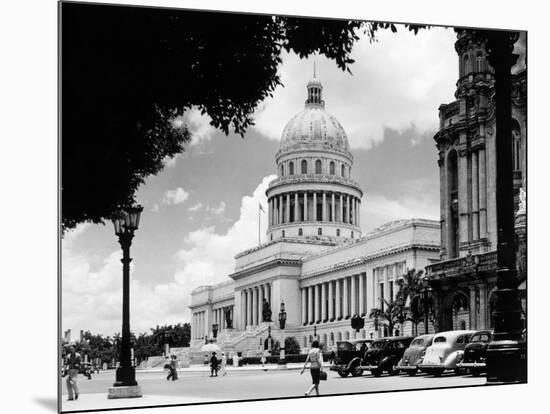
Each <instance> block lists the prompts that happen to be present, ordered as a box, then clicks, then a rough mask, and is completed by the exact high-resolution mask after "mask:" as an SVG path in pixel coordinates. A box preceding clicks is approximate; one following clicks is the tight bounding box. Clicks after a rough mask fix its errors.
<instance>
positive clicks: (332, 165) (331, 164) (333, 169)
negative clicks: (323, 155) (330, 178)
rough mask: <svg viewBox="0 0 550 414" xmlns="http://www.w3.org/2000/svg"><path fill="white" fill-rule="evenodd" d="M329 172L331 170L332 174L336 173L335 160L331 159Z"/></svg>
mask: <svg viewBox="0 0 550 414" xmlns="http://www.w3.org/2000/svg"><path fill="white" fill-rule="evenodd" d="M329 172H330V175H334V174H336V172H335V168H334V161H331V162H330V166H329Z"/></svg>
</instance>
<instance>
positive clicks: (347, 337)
mask: <svg viewBox="0 0 550 414" xmlns="http://www.w3.org/2000/svg"><path fill="white" fill-rule="evenodd" d="M345 335H346V341H347V340H349V331H346V333H345Z"/></svg>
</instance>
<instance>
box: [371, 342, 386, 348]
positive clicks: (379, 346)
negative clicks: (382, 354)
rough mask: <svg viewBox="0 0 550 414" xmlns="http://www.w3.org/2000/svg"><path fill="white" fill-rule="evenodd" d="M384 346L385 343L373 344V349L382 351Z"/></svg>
mask: <svg viewBox="0 0 550 414" xmlns="http://www.w3.org/2000/svg"><path fill="white" fill-rule="evenodd" d="M383 346H384V341H380V342H373V343H372V345H371V348H375V349H380V348H382V347H383Z"/></svg>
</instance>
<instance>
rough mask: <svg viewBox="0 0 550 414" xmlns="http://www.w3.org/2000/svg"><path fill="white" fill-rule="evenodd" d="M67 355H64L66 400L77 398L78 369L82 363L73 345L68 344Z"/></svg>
mask: <svg viewBox="0 0 550 414" xmlns="http://www.w3.org/2000/svg"><path fill="white" fill-rule="evenodd" d="M68 351H69V352H68V353H67V356H66V357H65V368H66V370H67V392H68V393H69V398H68V401H72V400H78V396H79V392H78V383H77V377H78V371H79V370H80V365H81V363H82V358H81V357H80V354H79V353H78V352H75V349H74V346H72V345H71V346H69V349H68Z"/></svg>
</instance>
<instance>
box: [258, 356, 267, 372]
mask: <svg viewBox="0 0 550 414" xmlns="http://www.w3.org/2000/svg"><path fill="white" fill-rule="evenodd" d="M266 361H267V358H266V357H265V353H262V356H261V358H260V362H261V364H262V367H263V368H264V370H265V363H266Z"/></svg>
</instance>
